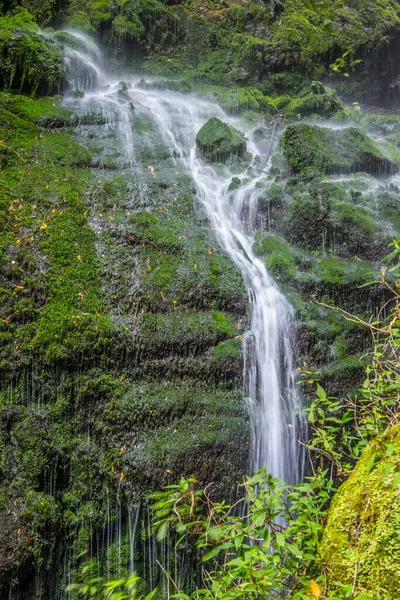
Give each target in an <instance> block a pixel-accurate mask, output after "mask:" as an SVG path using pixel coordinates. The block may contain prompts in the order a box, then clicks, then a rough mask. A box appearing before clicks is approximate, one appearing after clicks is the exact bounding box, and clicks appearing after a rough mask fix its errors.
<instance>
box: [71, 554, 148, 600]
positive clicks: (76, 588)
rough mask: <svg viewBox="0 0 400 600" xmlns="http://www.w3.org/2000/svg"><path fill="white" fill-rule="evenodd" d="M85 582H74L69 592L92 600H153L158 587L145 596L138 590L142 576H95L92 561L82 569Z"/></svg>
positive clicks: (76, 596)
mask: <svg viewBox="0 0 400 600" xmlns="http://www.w3.org/2000/svg"><path fill="white" fill-rule="evenodd" d="M81 576H82V578H83V580H84V582H83V583H72V584H70V585H69V586H68V587H67V592H72V595H73V597H74V598H83V599H85V598H86V599H89V598H90V599H92V600H151V599H152V598H153V596H154V595H155V594H156V592H157V588H156V589H154V590H153V591H151V592H150V593H149V594H146V595H145V596H144V595H142V594H140V592H139V591H138V584H139V583H140V577H138V576H137V575H135V574H132V575H131V576H130V577H128V578H127V579H118V580H115V581H107V582H106V581H105V580H104V579H103V578H102V577H98V576H97V577H93V574H92V573H91V571H90V563H89V564H88V565H86V566H84V567H82V569H81Z"/></svg>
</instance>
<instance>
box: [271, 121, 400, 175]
mask: <svg viewBox="0 0 400 600" xmlns="http://www.w3.org/2000/svg"><path fill="white" fill-rule="evenodd" d="M281 146H282V148H283V153H284V155H285V158H286V160H287V161H288V164H289V166H290V167H291V169H293V171H294V172H295V173H296V174H298V175H299V176H300V177H301V178H302V179H312V178H313V177H317V176H321V175H333V174H349V173H357V172H364V173H370V174H371V175H375V176H378V177H387V176H389V175H393V174H394V173H397V171H398V170H399V165H400V154H399V153H398V152H397V150H396V149H395V148H394V146H392V145H391V144H389V143H387V142H385V143H384V144H382V145H379V144H377V143H376V142H374V141H373V140H372V139H371V138H370V137H368V135H367V134H366V133H364V132H363V131H361V130H360V129H357V128H356V127H348V128H346V129H338V130H334V129H328V128H326V127H318V126H316V125H306V124H301V125H292V126H290V127H287V128H286V131H285V133H284V134H283V136H282V138H281Z"/></svg>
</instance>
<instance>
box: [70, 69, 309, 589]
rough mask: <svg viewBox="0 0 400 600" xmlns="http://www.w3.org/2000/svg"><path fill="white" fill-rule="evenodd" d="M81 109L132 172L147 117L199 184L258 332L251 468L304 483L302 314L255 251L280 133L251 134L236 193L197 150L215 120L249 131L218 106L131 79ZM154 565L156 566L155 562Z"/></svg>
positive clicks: (253, 353) (251, 372)
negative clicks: (140, 124)
mask: <svg viewBox="0 0 400 600" xmlns="http://www.w3.org/2000/svg"><path fill="white" fill-rule="evenodd" d="M74 102H75V103H76V106H79V107H80V108H79V110H81V111H85V110H86V111H87V110H99V109H101V111H102V112H103V114H104V115H105V117H106V121H107V127H111V128H115V129H116V131H117V132H118V137H119V144H120V147H121V160H122V162H125V163H128V164H130V165H134V164H135V152H136V149H135V143H134V131H133V133H132V119H133V115H134V114H135V113H136V112H139V113H141V114H146V115H147V116H148V118H150V119H151V120H152V121H153V122H154V123H155V124H156V126H157V127H158V130H159V132H160V136H161V137H162V138H163V139H164V142H165V144H166V146H167V147H168V148H169V150H170V156H171V158H173V160H174V161H175V164H176V166H177V170H180V171H182V170H183V171H184V172H186V173H187V174H189V175H190V176H191V177H192V179H193V181H194V183H195V186H196V190H197V196H198V199H199V200H200V202H201V204H202V206H203V208H204V209H205V211H206V212H207V215H208V218H209V222H210V225H211V228H212V230H213V232H214V234H215V237H216V239H217V240H218V242H219V244H220V246H221V247H222V248H223V249H224V250H225V252H226V253H227V254H228V255H229V257H230V258H231V260H232V261H233V263H234V264H235V265H236V267H237V269H238V270H239V271H240V273H241V275H242V277H243V281H244V283H245V286H246V289H247V291H248V298H249V305H250V328H249V331H248V332H247V333H246V334H245V335H244V336H243V350H244V388H245V389H244V393H245V398H246V404H247V408H248V413H249V417H250V423H251V432H252V446H251V448H252V449H251V466H252V468H254V469H257V468H261V467H263V466H266V468H267V470H268V471H269V472H270V473H271V474H272V475H274V476H276V477H280V478H282V479H283V480H285V481H286V482H291V483H293V482H296V481H299V480H300V479H301V473H302V461H301V450H300V444H299V443H298V439H299V437H301V431H300V429H301V418H299V416H298V415H299V412H300V399H299V394H298V391H297V387H298V386H297V382H296V371H295V364H294V355H293V347H294V338H295V321H294V314H293V309H292V307H291V306H290V304H289V303H288V302H287V300H286V299H285V297H284V295H283V294H282V293H281V292H280V290H279V289H278V287H277V285H276V284H275V281H274V280H273V278H272V277H271V275H270V274H269V273H268V271H267V268H266V266H265V263H264V261H263V260H261V259H260V258H259V257H258V256H257V255H256V253H255V250H254V241H255V230H256V220H257V212H258V204H259V199H260V186H261V187H262V186H263V185H264V184H265V179H266V175H267V174H268V170H269V159H270V154H271V153H272V149H273V145H274V143H275V141H276V140H275V126H274V127H273V128H272V133H271V135H270V139H267V140H264V144H261V145H260V142H259V140H258V137H257V136H255V135H253V131H252V130H249V131H246V132H245V133H246V137H247V146H248V150H249V151H250V152H251V153H252V154H253V156H260V155H261V160H260V159H259V160H258V162H256V161H255V160H253V162H252V164H251V165H250V167H248V166H247V167H243V168H242V172H241V173H236V172H235V175H237V176H238V177H241V178H242V184H241V185H240V186H239V187H238V189H230V183H231V179H232V172H231V171H230V169H229V168H228V167H226V168H225V169H222V170H221V169H218V170H216V169H215V168H214V167H213V166H211V165H209V164H206V163H205V162H204V161H203V160H202V159H201V157H200V156H199V155H198V152H197V150H196V144H195V137H196V133H197V131H198V130H199V129H200V128H201V126H202V125H203V124H204V123H205V122H206V121H207V120H208V119H209V118H211V117H217V118H220V119H222V120H223V121H225V122H229V123H231V124H233V125H234V126H235V127H237V128H238V129H243V123H240V121H239V120H238V119H235V118H233V117H228V116H227V115H226V114H225V113H224V112H223V110H222V109H221V108H220V107H219V106H218V105H216V104H215V103H213V102H210V101H207V100H205V99H201V98H198V97H195V96H192V95H183V94H179V93H177V92H168V91H166V90H157V89H154V88H151V87H150V89H149V86H146V89H145V90H141V89H139V88H138V86H137V80H132V79H131V80H127V84H126V86H124V89H123V90H122V93H121V87H120V84H119V83H118V82H117V81H113V80H109V81H108V84H107V89H106V90H91V88H90V87H89V93H87V94H86V95H85V97H84V98H82V99H75V100H74ZM263 145H264V152H263V147H262V146H263ZM266 148H267V150H266ZM177 157H178V158H177ZM260 165H261V166H260ZM149 168H150V167H149ZM299 423H300V425H299ZM148 551H149V552H150V546H149V547H148ZM148 559H149V564H151V562H152V560H151V557H150V555H149V557H148ZM151 576H152V574H151V573H150V578H151Z"/></svg>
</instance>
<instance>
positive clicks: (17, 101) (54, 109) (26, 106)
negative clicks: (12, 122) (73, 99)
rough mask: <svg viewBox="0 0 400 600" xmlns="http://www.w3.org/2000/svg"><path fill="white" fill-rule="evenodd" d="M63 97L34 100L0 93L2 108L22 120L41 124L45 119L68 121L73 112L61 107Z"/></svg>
mask: <svg viewBox="0 0 400 600" xmlns="http://www.w3.org/2000/svg"><path fill="white" fill-rule="evenodd" d="M60 103H61V97H60V96H54V97H43V98H37V99H35V100H34V99H33V98H30V97H28V96H20V95H16V94H7V93H0V107H1V108H3V109H5V110H7V111H8V112H10V113H13V114H14V115H17V116H18V117H21V118H22V119H26V120H28V121H32V122H34V123H41V122H43V121H44V120H45V119H49V120H50V119H54V120H57V121H63V122H65V121H68V120H70V118H71V112H70V111H69V110H67V109H66V108H63V107H60Z"/></svg>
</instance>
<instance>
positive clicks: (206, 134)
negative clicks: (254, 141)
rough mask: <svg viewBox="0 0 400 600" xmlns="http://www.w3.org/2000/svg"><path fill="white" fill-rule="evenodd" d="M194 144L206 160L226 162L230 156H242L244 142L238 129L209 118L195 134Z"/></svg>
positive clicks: (244, 146)
mask: <svg viewBox="0 0 400 600" xmlns="http://www.w3.org/2000/svg"><path fill="white" fill-rule="evenodd" d="M196 145H197V147H198V148H199V150H200V152H201V153H202V155H203V156H204V158H206V159H207V160H209V161H211V162H226V161H227V160H228V158H230V157H231V156H239V157H241V156H243V155H244V153H245V152H246V142H245V140H244V136H243V134H242V133H240V131H238V130H237V129H235V128H234V127H231V126H230V125H228V124H227V123H223V122H222V121H221V120H220V119H215V118H213V119H209V120H208V121H207V123H205V124H204V125H203V127H202V128H201V129H200V131H199V132H198V134H197V135H196Z"/></svg>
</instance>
